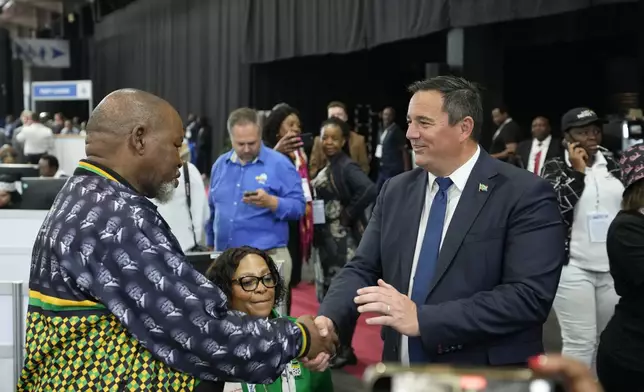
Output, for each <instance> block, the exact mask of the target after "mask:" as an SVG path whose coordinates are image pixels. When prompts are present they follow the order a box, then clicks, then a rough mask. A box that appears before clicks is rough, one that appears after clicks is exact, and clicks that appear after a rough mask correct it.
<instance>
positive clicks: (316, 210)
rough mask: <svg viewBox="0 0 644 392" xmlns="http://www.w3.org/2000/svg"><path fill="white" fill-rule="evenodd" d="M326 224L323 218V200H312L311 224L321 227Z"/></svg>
mask: <svg viewBox="0 0 644 392" xmlns="http://www.w3.org/2000/svg"><path fill="white" fill-rule="evenodd" d="M325 223H326V217H325V216H324V200H313V224H314V225H323V224H325Z"/></svg>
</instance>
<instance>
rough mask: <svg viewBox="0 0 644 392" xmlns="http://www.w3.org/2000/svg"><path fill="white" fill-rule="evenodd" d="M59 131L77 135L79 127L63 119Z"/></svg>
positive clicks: (62, 133)
mask: <svg viewBox="0 0 644 392" xmlns="http://www.w3.org/2000/svg"><path fill="white" fill-rule="evenodd" d="M59 133H60V134H61V135H78V134H79V133H80V129H78V128H76V127H75V126H74V124H73V123H72V122H71V121H70V120H65V122H64V125H63V127H62V129H61V130H60V132H59Z"/></svg>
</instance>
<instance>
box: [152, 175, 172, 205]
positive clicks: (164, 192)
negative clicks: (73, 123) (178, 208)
mask: <svg viewBox="0 0 644 392" xmlns="http://www.w3.org/2000/svg"><path fill="white" fill-rule="evenodd" d="M175 189H176V188H175V187H174V182H173V181H172V182H164V183H163V184H161V187H159V191H158V192H157V197H155V199H156V200H157V201H158V202H159V203H161V204H165V203H167V202H169V201H170V200H172V196H174V190H175Z"/></svg>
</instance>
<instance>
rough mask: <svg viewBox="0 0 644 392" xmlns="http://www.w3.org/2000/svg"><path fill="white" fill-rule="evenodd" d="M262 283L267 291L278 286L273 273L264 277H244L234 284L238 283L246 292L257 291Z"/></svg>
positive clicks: (236, 280) (234, 281)
mask: <svg viewBox="0 0 644 392" xmlns="http://www.w3.org/2000/svg"><path fill="white" fill-rule="evenodd" d="M260 281H261V282H262V284H263V285H264V287H266V288H267V289H272V288H273V287H275V286H277V279H275V277H274V276H273V274H271V273H268V274H266V275H264V276H262V277H257V276H244V277H243V278H239V279H235V280H233V283H238V284H239V285H240V286H241V288H242V290H244V291H255V290H257V286H259V282H260Z"/></svg>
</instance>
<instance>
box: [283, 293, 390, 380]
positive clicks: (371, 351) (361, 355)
mask: <svg viewBox="0 0 644 392" xmlns="http://www.w3.org/2000/svg"><path fill="white" fill-rule="evenodd" d="M318 306H319V304H318V301H317V299H316V296H315V286H314V285H312V284H309V283H300V285H298V286H297V287H296V288H294V289H293V304H292V308H291V315H292V316H293V317H298V316H302V315H305V314H311V315H315V314H317V312H318ZM364 320H365V317H364V316H360V318H359V319H358V325H357V327H356V332H355V334H354V335H353V348H354V350H355V352H356V356H357V357H358V364H357V365H355V366H346V367H344V368H343V370H345V371H347V372H348V373H351V374H353V375H354V376H356V377H360V378H361V377H362V373H363V372H364V370H365V368H366V367H367V366H368V365H372V364H374V363H378V362H380V358H381V356H382V339H381V338H380V328H379V327H375V326H372V325H367V324H366V323H365V321H364Z"/></svg>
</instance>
